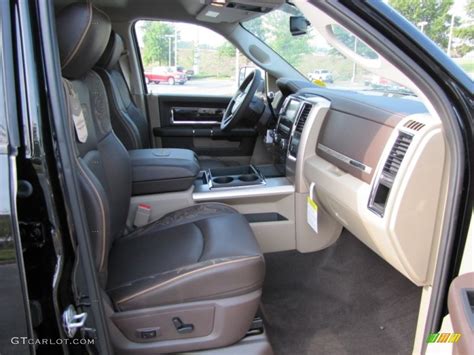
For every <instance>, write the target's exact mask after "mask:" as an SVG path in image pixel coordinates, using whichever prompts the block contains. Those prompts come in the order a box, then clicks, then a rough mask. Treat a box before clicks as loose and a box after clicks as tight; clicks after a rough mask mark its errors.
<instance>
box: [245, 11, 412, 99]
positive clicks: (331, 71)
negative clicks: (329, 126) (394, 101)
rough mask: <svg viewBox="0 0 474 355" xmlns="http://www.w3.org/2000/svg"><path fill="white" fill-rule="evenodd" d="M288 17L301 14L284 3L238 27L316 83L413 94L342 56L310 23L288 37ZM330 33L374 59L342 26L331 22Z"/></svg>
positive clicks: (365, 45) (361, 53)
mask: <svg viewBox="0 0 474 355" xmlns="http://www.w3.org/2000/svg"><path fill="white" fill-rule="evenodd" d="M291 16H303V15H302V13H301V12H300V11H299V10H298V9H297V8H296V7H295V6H291V5H289V4H284V5H283V6H282V7H280V8H279V9H277V10H275V11H272V12H269V13H267V14H265V15H263V16H260V17H257V18H254V19H252V20H250V21H246V22H244V23H242V26H243V27H244V28H245V29H247V30H248V31H249V32H251V33H253V34H254V35H255V36H256V37H258V38H259V39H261V40H262V41H263V42H265V43H266V44H267V45H268V46H269V47H270V48H272V49H273V50H274V51H275V52H276V53H277V54H279V55H280V56H281V57H282V58H284V59H285V60H286V61H287V62H288V63H289V64H290V65H292V66H293V67H294V68H295V69H297V70H298V71H299V72H300V73H302V74H303V75H304V76H305V77H306V78H307V79H308V80H310V81H312V82H313V83H315V84H316V85H319V86H323V87H327V88H333V89H345V90H347V89H349V90H352V91H362V92H364V93H370V94H384V95H414V94H413V93H412V92H411V91H410V90H409V89H407V88H406V87H404V86H401V85H399V84H396V83H394V82H392V81H390V80H388V79H386V78H384V77H381V76H378V75H375V74H373V73H371V72H369V71H368V70H366V69H364V68H362V67H361V66H360V65H357V64H356V63H355V62H354V61H352V60H350V59H348V58H347V57H345V56H344V55H342V54H341V53H340V52H339V51H338V50H336V49H335V48H334V47H333V46H331V45H330V44H329V43H328V42H327V41H326V40H325V39H324V37H323V36H322V35H321V34H319V33H318V32H317V31H316V30H315V29H313V28H312V27H311V26H309V27H308V32H307V33H306V34H303V35H299V36H292V34H291V32H290V30H289V22H290V17H291ZM332 34H333V35H334V36H335V37H336V38H337V39H338V40H340V41H341V42H342V43H343V44H344V45H345V46H347V47H348V48H349V49H351V50H353V51H354V52H355V53H357V54H358V55H359V56H361V57H363V58H367V59H376V58H378V54H377V53H376V52H375V51H374V50H372V49H371V48H370V47H369V46H368V45H367V44H365V43H364V42H363V41H361V40H360V39H358V38H357V37H355V36H354V35H353V34H352V33H350V32H349V31H347V30H346V29H345V28H343V27H342V26H339V25H332Z"/></svg>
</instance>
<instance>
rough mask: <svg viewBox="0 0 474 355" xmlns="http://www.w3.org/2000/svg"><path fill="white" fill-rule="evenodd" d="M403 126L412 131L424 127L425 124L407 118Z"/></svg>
mask: <svg viewBox="0 0 474 355" xmlns="http://www.w3.org/2000/svg"><path fill="white" fill-rule="evenodd" d="M403 127H406V128H410V129H412V130H414V131H419V130H420V129H422V128H423V127H425V124H424V123H421V122H418V121H414V120H409V121H407V122H406V123H405V124H404V125H403Z"/></svg>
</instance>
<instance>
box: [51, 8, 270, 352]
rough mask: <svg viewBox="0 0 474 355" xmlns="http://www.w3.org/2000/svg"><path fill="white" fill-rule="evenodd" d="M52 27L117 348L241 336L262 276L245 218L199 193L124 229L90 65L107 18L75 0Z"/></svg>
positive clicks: (117, 162)
mask: <svg viewBox="0 0 474 355" xmlns="http://www.w3.org/2000/svg"><path fill="white" fill-rule="evenodd" d="M57 31H58V44H59V52H60V59H61V67H62V68H61V69H62V74H63V83H64V92H65V97H66V100H67V107H68V110H69V117H68V118H67V119H68V120H69V122H70V126H71V140H73V141H74V142H75V147H76V167H77V169H78V172H79V183H80V186H81V191H82V196H83V200H84V205H85V206H86V213H87V220H88V223H89V236H90V242H91V246H92V249H93V250H92V251H93V253H94V259H95V264H96V269H97V273H98V275H99V280H100V282H101V286H102V287H103V289H104V291H105V292H104V301H105V305H106V309H107V312H108V316H109V317H108V319H109V321H110V331H111V333H112V334H113V337H112V339H113V341H114V345H115V347H116V349H117V351H125V350H127V351H132V352H133V353H140V352H141V351H143V352H148V353H150V352H153V353H159V352H175V351H187V350H195V349H202V348H208V347H216V346H224V345H228V344H230V343H233V342H235V341H237V340H239V339H240V338H241V337H242V336H244V335H245V332H246V330H247V329H248V327H249V325H250V323H251V321H252V319H253V317H254V315H255V312H256V309H257V307H258V303H259V299H260V294H261V287H262V283H263V278H264V260H263V256H262V254H261V252H260V249H259V247H258V244H257V242H256V240H255V237H254V235H253V233H252V230H251V229H250V226H249V224H248V222H247V221H246V219H245V218H244V217H243V216H242V215H240V214H239V213H237V212H236V211H235V210H234V209H232V208H230V207H228V206H226V205H223V204H218V203H207V204H198V205H194V206H190V207H188V208H185V209H182V210H179V211H176V212H173V213H171V214H168V215H166V216H165V217H163V218H161V219H160V220H158V221H156V222H153V223H151V224H150V225H147V226H145V227H142V228H140V229H137V230H135V231H133V232H132V233H128V234H127V233H126V228H125V224H126V219H127V215H128V211H129V209H130V198H131V168H130V158H129V153H128V151H127V150H126V149H125V148H124V146H123V145H122V143H121V142H120V140H119V139H118V138H117V137H116V135H115V134H114V132H113V130H112V126H111V122H110V113H109V105H108V102H107V94H106V90H105V87H104V84H103V82H102V80H101V78H100V77H99V75H97V74H96V73H95V72H94V71H92V70H91V69H92V67H93V66H94V64H95V63H96V62H97V60H98V59H99V58H100V57H101V55H102V53H103V51H104V49H105V47H106V45H107V42H108V39H109V36H110V31H111V25H110V20H109V19H108V17H107V15H106V14H104V13H103V12H101V11H99V10H97V9H96V8H95V7H93V6H92V5H91V4H90V3H87V4H85V3H81V4H73V5H70V6H68V7H66V8H65V9H64V10H62V12H61V13H60V14H59V15H58V17H57ZM108 305H110V307H109V306H108ZM107 307H109V308H107ZM180 324H181V325H180ZM150 329H151V330H150Z"/></svg>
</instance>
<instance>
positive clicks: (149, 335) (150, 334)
mask: <svg viewBox="0 0 474 355" xmlns="http://www.w3.org/2000/svg"><path fill="white" fill-rule="evenodd" d="M160 335H161V332H160V328H142V329H137V336H138V337H139V338H141V339H153V338H156V337H157V336H160Z"/></svg>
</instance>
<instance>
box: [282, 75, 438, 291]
mask: <svg viewBox="0 0 474 355" xmlns="http://www.w3.org/2000/svg"><path fill="white" fill-rule="evenodd" d="M278 85H279V88H280V90H281V93H282V99H281V103H280V110H279V117H278V122H277V126H276V128H275V131H274V137H275V140H274V141H275V145H276V151H277V158H278V160H279V161H280V162H282V163H284V166H285V170H286V174H287V176H288V178H289V179H290V180H292V181H293V182H294V184H295V190H296V192H297V195H298V194H303V195H304V194H306V195H307V194H309V193H311V195H313V196H314V199H315V200H316V202H317V203H318V205H319V207H320V209H321V212H322V213H321V217H320V218H321V221H320V222H321V223H322V224H325V225H326V226H327V225H330V226H333V228H332V229H331V228H328V229H327V230H333V231H334V230H337V227H336V226H339V227H344V228H346V229H348V230H350V231H351V232H352V234H354V235H355V236H356V237H357V238H359V239H360V240H361V241H362V242H363V243H365V244H366V245H367V246H368V247H370V248H371V249H372V250H374V251H375V252H376V253H378V254H379V256H381V257H382V258H384V259H385V260H386V261H387V262H389V263H390V264H391V265H392V266H394V267H395V268H396V269H397V270H399V271H400V272H401V273H402V274H404V275H405V276H406V277H408V278H409V279H410V280H411V281H412V282H414V283H415V284H417V285H424V284H427V283H428V282H429V279H430V277H431V274H432V270H431V269H430V257H431V255H432V253H433V250H434V248H436V246H437V238H438V235H439V225H440V224H439V221H438V219H439V213H440V211H439V210H438V205H439V201H440V196H441V193H442V191H441V186H442V184H441V182H442V177H443V166H444V161H445V147H444V140H443V135H442V127H441V123H440V122H438V121H436V120H434V119H433V118H432V117H431V116H430V115H429V113H428V112H427V110H426V108H425V106H424V105H423V104H422V103H421V102H419V101H416V100H413V99H407V98H395V97H384V96H372V95H365V94H359V93H356V92H346V91H338V90H330V89H324V88H315V87H314V86H312V85H308V84H307V83H303V82H293V81H281V80H280V81H279V82H278ZM310 190H312V191H310ZM302 201H305V200H304V199H302ZM297 204H298V201H297ZM299 208H300V210H301V211H304V207H302V206H300V207H299ZM297 209H298V206H297ZM303 215H304V213H303ZM301 223H303V224H305V223H304V220H302V221H301ZM298 233H302V234H304V233H306V234H308V233H310V232H308V228H301V230H300V231H298V230H297V240H298ZM323 234H324V231H323V232H320V233H319V236H314V235H313V236H312V237H313V238H315V237H321V238H325V237H326V236H324V235H323ZM304 238H305V240H306V241H307V240H308V239H309V238H310V237H309V236H308V235H307V236H305V237H304ZM297 244H298V242H297ZM299 249H301V251H311V250H309V249H308V250H304V249H305V247H301V248H299Z"/></svg>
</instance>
